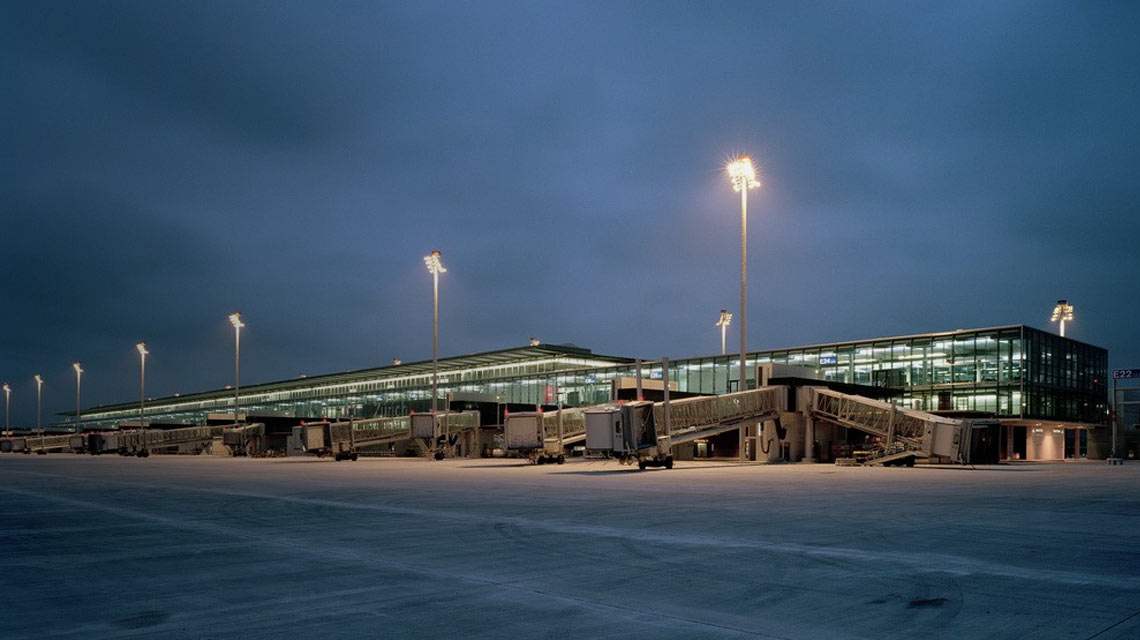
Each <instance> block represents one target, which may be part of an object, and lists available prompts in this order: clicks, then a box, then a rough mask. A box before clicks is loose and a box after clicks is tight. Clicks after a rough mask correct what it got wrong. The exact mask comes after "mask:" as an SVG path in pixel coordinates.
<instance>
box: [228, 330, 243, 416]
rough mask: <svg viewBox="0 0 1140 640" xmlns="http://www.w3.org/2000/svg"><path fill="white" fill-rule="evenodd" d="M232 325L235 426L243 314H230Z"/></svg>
mask: <svg viewBox="0 0 1140 640" xmlns="http://www.w3.org/2000/svg"><path fill="white" fill-rule="evenodd" d="M230 324H232V325H233V326H234V424H237V421H238V388H239V387H240V385H239V384H238V383H239V381H240V379H241V378H240V377H239V375H238V374H239V373H241V328H242V327H244V326H245V323H244V322H242V321H241V313H240V312H237V311H235V312H234V313H231V314H230Z"/></svg>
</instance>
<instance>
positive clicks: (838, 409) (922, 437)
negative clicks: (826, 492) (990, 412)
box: [810, 388, 962, 453]
mask: <svg viewBox="0 0 1140 640" xmlns="http://www.w3.org/2000/svg"><path fill="white" fill-rule="evenodd" d="M810 411H811V412H812V414H813V417H815V418H819V419H823V420H827V421H830V422H833V423H835V424H838V425H839V426H841V427H847V428H850V429H858V430H859V431H863V432H866V433H869V434H871V435H875V436H879V437H881V438H884V439H885V440H886V442H887V444H890V443H893V442H901V443H903V444H905V445H906V446H907V447H908V448H910V449H912V450H915V451H922V452H926V453H929V452H930V449H931V446H932V440H933V437H934V432H935V429H937V428H939V427H940V426H943V427H947V428H953V429H960V428H961V425H962V421H961V420H954V419H952V418H943V417H941V416H936V415H933V414H930V413H924V412H922V411H915V410H913V409H901V408H899V407H897V406H895V405H893V404H890V403H887V402H883V401H881V400H872V399H871V398H865V397H863V396H854V395H849V394H845V393H840V392H838V391H832V390H830V389H824V388H813V389H812V390H811V407H810Z"/></svg>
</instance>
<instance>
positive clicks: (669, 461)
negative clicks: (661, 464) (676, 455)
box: [665, 456, 673, 469]
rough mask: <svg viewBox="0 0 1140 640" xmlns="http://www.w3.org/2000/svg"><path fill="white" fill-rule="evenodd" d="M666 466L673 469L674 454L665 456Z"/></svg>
mask: <svg viewBox="0 0 1140 640" xmlns="http://www.w3.org/2000/svg"><path fill="white" fill-rule="evenodd" d="M665 468H666V469H672V468H673V456H666V457H665Z"/></svg>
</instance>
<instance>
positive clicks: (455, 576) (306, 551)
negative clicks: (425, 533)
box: [0, 474, 790, 640]
mask: <svg viewBox="0 0 1140 640" xmlns="http://www.w3.org/2000/svg"><path fill="white" fill-rule="evenodd" d="M42 475H49V474H42ZM150 486H151V487H153V485H150ZM0 492H3V493H9V494H13V495H18V496H23V497H25V498H31V499H35V500H41V501H54V502H57V503H61V504H66V505H70V506H72V507H78V508H83V509H89V510H93V511H102V512H105V513H110V514H113V515H116V516H120V517H125V518H133V519H135V520H142V521H147V522H152V523H155V524H159V525H163V526H166V527H170V528H172V529H179V530H191V531H200V532H202V533H206V534H209V535H211V536H215V537H216V536H218V535H227V536H231V537H234V538H239V539H241V540H243V541H246V542H248V541H250V540H251V539H252V540H256V541H257V542H259V543H261V544H264V545H266V546H272V547H276V548H278V549H281V550H283V551H285V552H288V553H290V554H292V555H294V556H307V557H312V558H315V559H316V560H318V561H320V562H329V560H330V559H334V558H335V559H337V560H340V561H343V562H346V563H348V564H349V565H350V566H353V567H360V566H365V565H372V566H373V567H375V568H382V569H388V570H394V571H398V572H404V573H411V574H416V575H421V576H426V577H429V578H433V579H441V578H442V579H448V580H458V581H462V582H470V583H475V584H479V585H483V586H490V587H495V588H497V589H503V590H508V591H514V592H520V593H525V594H528V595H532V596H539V597H542V598H546V599H549V600H554V601H558V602H561V603H563V604H562V606H563V607H566V606H573V605H580V606H585V607H588V608H591V609H594V610H596V611H599V612H602V611H604V612H608V613H618V614H620V615H622V616H623V617H626V618H628V619H629V622H631V623H640V624H645V623H646V622H647V621H652V622H651V624H652V623H658V624H660V626H663V627H669V628H674V629H675V627H671V626H669V625H671V624H677V623H680V624H684V625H690V626H692V627H696V628H697V629H700V630H703V631H696V630H695V631H694V633H706V634H707V633H709V632H710V631H720V632H730V633H733V634H740V635H744V636H750V637H756V638H770V639H773V640H790V639H789V638H787V637H785V636H779V635H775V634H771V633H765V632H762V631H756V630H753V629H745V628H740V627H733V626H729V625H725V624H718V623H715V622H709V621H706V620H698V619H694V618H688V617H682V616H676V615H670V614H669V613H666V612H661V611H654V610H652V609H647V608H638V607H631V606H625V605H620V604H614V603H607V602H599V601H596V600H590V599H587V598H580V597H574V596H567V595H563V594H558V593H553V592H550V591H545V590H543V589H534V588H533V587H525V588H520V587H517V586H512V585H511V584H510V581H498V580H492V579H489V578H485V577H480V576H477V575H468V574H464V573H459V572H450V571H443V570H440V569H431V568H427V567H422V566H410V565H407V564H402V563H399V562H393V561H391V560H383V559H380V558H377V557H374V556H362V555H361V554H359V553H355V552H346V551H340V550H337V549H335V548H325V549H322V550H317V549H313V548H312V547H311V546H310V545H304V544H296V543H292V542H290V541H289V540H287V539H282V538H279V537H275V536H269V535H259V534H255V533H252V532H250V531H247V530H241V529H235V528H233V527H227V526H224V525H218V524H208V523H205V522H194V521H187V520H185V519H181V518H171V517H165V516H160V515H156V514H153V513H146V512H142V511H136V510H134V509H129V508H126V507H120V506H109V505H104V504H99V503H93V502H87V501H84V500H77V499H75V498H68V497H64V496H57V495H52V494H47V493H41V492H37V491H30V490H26V489H16V488H12V487H0ZM208 492H209V493H216V494H219V495H226V496H237V497H249V498H265V499H283V500H290V499H291V498H281V497H274V496H262V495H257V494H243V493H238V492H229V491H208ZM300 502H302V503H306V502H314V503H316V504H322V503H323V502H327V501H311V500H303V499H301V500H300ZM334 504H335V503H334ZM337 506H349V505H337ZM395 511H398V512H403V511H406V509H398V510H395ZM417 511H422V510H417ZM465 521H466V520H465ZM150 631H158V629H150Z"/></svg>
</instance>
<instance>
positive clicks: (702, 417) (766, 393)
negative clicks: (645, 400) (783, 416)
mask: <svg viewBox="0 0 1140 640" xmlns="http://www.w3.org/2000/svg"><path fill="white" fill-rule="evenodd" d="M787 400H788V388H787V387H779V386H777V387H764V388H761V389H753V390H751V391H739V392H737V393H726V394H724V395H719V396H698V397H695V398H683V399H681V400H674V401H670V402H669V435H670V437H672V438H677V437H678V436H681V435H684V434H686V433H691V432H697V431H705V430H707V429H710V428H714V427H722V426H723V427H726V428H728V427H734V426H736V425H739V424H742V423H746V422H753V421H762V420H769V419H771V418H774V417H777V416H779V414H780V412H782V411H786V410H787ZM653 420H654V422H656V423H657V425H658V427H657V428H658V429H659V430H660V429H661V428H662V426H663V425H664V424H665V403H664V402H656V403H654V404H653Z"/></svg>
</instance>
